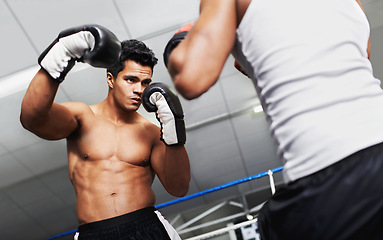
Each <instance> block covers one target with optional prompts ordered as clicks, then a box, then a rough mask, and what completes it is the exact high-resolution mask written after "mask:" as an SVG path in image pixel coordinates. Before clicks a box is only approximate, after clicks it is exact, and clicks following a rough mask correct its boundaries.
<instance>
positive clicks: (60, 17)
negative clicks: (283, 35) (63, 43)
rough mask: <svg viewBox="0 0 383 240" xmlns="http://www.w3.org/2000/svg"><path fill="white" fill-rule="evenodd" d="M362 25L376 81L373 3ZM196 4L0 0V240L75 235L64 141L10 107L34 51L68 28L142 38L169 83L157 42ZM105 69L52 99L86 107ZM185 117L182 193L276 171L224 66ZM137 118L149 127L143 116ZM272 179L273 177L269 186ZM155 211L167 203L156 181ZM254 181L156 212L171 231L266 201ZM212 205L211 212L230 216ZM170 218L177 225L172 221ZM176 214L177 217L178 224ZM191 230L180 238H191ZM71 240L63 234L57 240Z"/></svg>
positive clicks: (242, 82)
mask: <svg viewBox="0 0 383 240" xmlns="http://www.w3.org/2000/svg"><path fill="white" fill-rule="evenodd" d="M362 2H363V4H364V7H365V10H366V13H367V16H368V18H369V20H370V23H371V28H372V32H371V41H372V53H371V61H372V63H373V66H374V73H375V76H376V77H378V78H380V79H383V68H382V66H383V64H382V63H383V47H382V42H383V1H381V0H362ZM198 11H199V1H198V0H183V1H177V0H161V1H157V0H140V1H132V0H128V1H123V0H109V1H106V0H82V1H77V0H67V1H59V0H33V1H27V0H0V31H1V32H2V37H1V38H0V51H1V56H0V65H1V66H2V67H1V68H0V110H1V115H0V116H1V118H0V128H1V131H0V239H10V240H19V239H20V240H25V239H29V240H41V239H47V238H49V237H52V236H55V235H57V234H61V233H65V232H67V231H71V230H73V229H76V228H77V219H76V215H75V203H76V198H75V194H74V191H73V188H72V186H71V184H70V181H69V179H68V172H67V159H66V151H65V150H66V147H65V141H64V140H61V141H45V140H41V139H39V138H38V137H36V136H34V135H33V134H31V133H29V132H27V131H26V130H24V129H23V128H22V127H21V124H20V122H19V114H20V106H21V101H22V98H23V95H24V93H25V90H26V88H27V86H28V84H29V81H30V80H31V78H32V76H33V75H34V74H35V73H36V71H37V70H38V66H37V57H38V56H39V54H40V52H41V51H43V50H44V49H45V47H46V46H47V45H48V44H49V43H50V42H51V41H52V40H53V39H54V38H55V37H56V36H57V34H58V32H60V31H61V30H63V29H66V28H68V27H73V26H78V25H82V24H87V23H95V24H100V25H103V26H105V27H107V28H109V29H110V30H112V31H113V32H114V33H115V34H116V35H117V36H118V38H119V39H120V40H123V39H129V38H136V39H140V40H143V41H144V42H145V43H146V44H147V45H148V46H149V47H150V48H152V49H153V51H154V52H155V54H156V55H157V57H158V58H159V64H158V65H157V66H156V68H155V70H154V76H153V79H154V81H160V82H164V83H167V84H169V85H172V83H171V80H170V78H169V76H168V73H167V71H166V69H165V67H164V64H163V60H162V52H163V49H164V46H165V45H166V43H167V40H168V39H169V38H170V37H171V35H172V34H173V33H174V32H175V31H176V30H177V29H178V28H179V27H180V26H182V25H183V24H185V23H188V22H190V21H193V20H195V19H196V18H197V16H198ZM106 91H107V85H106V80H105V70H103V69H95V68H91V67H89V66H87V65H85V64H77V65H76V66H75V68H74V69H73V71H71V72H70V74H69V75H68V77H67V79H66V80H65V81H64V82H63V83H62V85H61V86H60V89H59V92H58V95H57V97H56V101H57V102H65V101H81V102H85V103H87V104H94V103H97V102H98V101H101V100H102V99H103V98H104V97H105V96H106ZM181 102H182V104H183V107H184V111H185V119H186V126H187V135H188V140H187V144H186V148H187V150H188V153H189V156H190V160H191V171H192V180H191V184H190V191H189V193H188V195H190V194H194V193H197V192H200V191H204V190H206V189H209V188H213V187H216V186H219V185H222V184H224V183H227V182H230V181H234V180H237V179H242V178H245V177H248V176H251V175H254V174H257V173H261V172H264V171H267V170H269V169H273V168H276V167H279V166H281V162H280V161H279V160H278V158H277V156H276V154H275V147H274V145H273V141H272V140H271V139H270V136H269V132H268V130H267V122H266V120H265V116H264V115H263V113H254V112H253V111H252V107H254V106H256V105H258V104H259V102H258V100H257V97H256V92H255V89H254V87H253V85H252V83H251V81H250V80H249V79H247V78H245V77H244V76H242V75H241V74H240V73H238V72H237V71H236V70H235V69H234V68H233V58H231V57H230V58H229V59H228V62H227V64H226V66H225V68H224V70H223V72H222V74H221V77H220V80H219V81H218V83H217V84H216V85H215V86H214V87H213V88H212V89H211V90H210V91H209V92H208V93H206V94H205V95H203V96H201V97H200V98H198V99H195V100H192V101H186V100H185V99H182V98H181ZM139 112H140V113H141V114H142V115H144V116H145V117H147V118H148V119H150V120H151V121H153V122H154V123H156V120H155V117H154V115H153V114H148V113H146V112H145V110H143V109H140V110H139ZM281 179H282V178H281V175H280V173H276V174H275V180H276V182H277V183H280V182H281ZM153 188H154V191H155V193H156V195H157V204H160V203H164V202H167V201H170V200H173V199H175V198H174V197H172V196H170V195H169V194H168V193H166V191H165V190H164V189H163V187H162V186H161V184H160V183H159V181H157V180H156V181H155V182H154V184H153ZM269 191H270V190H269V181H268V179H267V178H261V179H258V180H254V181H251V182H247V183H243V184H241V185H237V186H234V187H231V188H227V189H225V190H222V191H217V192H214V193H211V194H207V195H204V196H201V197H198V198H195V199H193V200H189V201H185V202H182V203H178V204H175V205H172V206H169V207H165V208H163V209H161V211H162V212H163V213H164V214H165V216H167V217H168V218H169V220H174V224H175V225H180V224H182V223H183V222H185V221H187V220H190V219H191V218H193V217H194V216H196V215H197V214H198V213H201V212H203V211H205V210H206V209H208V208H210V207H211V206H213V205H214V204H218V203H220V202H223V201H229V200H233V199H234V200H235V201H240V200H239V199H241V197H242V196H245V197H246V198H247V200H248V201H249V202H248V204H249V205H251V207H253V206H254V205H255V204H259V203H261V202H262V201H264V200H265V198H266V197H267V196H268V195H269ZM230 206H231V207H225V208H222V209H221V210H220V211H219V212H216V213H214V214H215V215H214V214H213V215H212V217H213V218H220V217H222V215H224V214H225V213H228V214H230V213H231V212H232V210H231V208H233V206H232V205H230ZM177 216H178V219H180V220H178V222H176V220H175V218H176V217H177ZM180 216H181V217H180ZM200 233H201V231H193V232H192V233H190V232H189V233H188V234H186V235H185V237H186V236H192V235H195V234H200ZM71 238H72V239H73V235H70V234H69V235H66V236H64V237H61V238H60V239H71Z"/></svg>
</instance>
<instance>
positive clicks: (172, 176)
mask: <svg viewBox="0 0 383 240" xmlns="http://www.w3.org/2000/svg"><path fill="white" fill-rule="evenodd" d="M156 139H157V140H156V143H155V145H154V147H153V150H152V154H151V160H150V161H151V165H152V168H153V170H154V172H155V173H156V175H157V176H158V179H159V180H160V181H161V183H162V185H163V186H164V188H165V189H166V191H167V192H168V193H170V194H171V195H173V196H176V197H183V196H185V195H186V194H187V192H188V191H189V182H190V163H189V157H188V155H187V152H186V149H185V147H184V146H183V145H174V146H166V145H165V144H164V143H163V142H162V141H160V140H159V138H158V137H156Z"/></svg>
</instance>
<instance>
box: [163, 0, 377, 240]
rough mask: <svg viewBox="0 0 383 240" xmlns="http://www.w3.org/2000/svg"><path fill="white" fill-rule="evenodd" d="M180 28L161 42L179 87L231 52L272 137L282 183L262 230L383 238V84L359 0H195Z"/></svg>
mask: <svg viewBox="0 0 383 240" xmlns="http://www.w3.org/2000/svg"><path fill="white" fill-rule="evenodd" d="M186 32H187V34H185V29H184V30H183V33H182V31H181V32H180V33H178V34H176V36H174V37H173V38H172V39H171V40H170V41H169V44H168V45H167V47H166V48H165V49H166V50H165V52H164V60H165V63H166V64H167V67H168V71H169V73H170V75H171V77H172V79H173V82H174V84H175V87H176V89H177V90H178V91H179V92H180V93H181V95H182V96H184V97H185V98H187V99H194V98H196V97H198V96H200V95H201V94H203V93H204V92H206V91H208V90H209V88H210V87H211V86H212V85H214V84H215V82H216V81H217V80H218V78H219V76H220V73H221V70H222V68H223V67H224V64H225V62H226V61H227V57H228V56H229V54H230V53H231V54H233V56H234V58H235V59H236V61H237V63H238V65H237V66H239V68H240V69H241V70H242V71H243V72H244V73H245V74H246V75H247V76H248V77H250V78H251V79H252V81H253V82H254V85H255V87H256V89H257V93H258V97H259V99H260V101H261V103H262V106H263V109H264V111H265V114H266V116H267V120H268V121H269V122H270V132H271V134H272V137H273V138H274V139H275V142H276V143H277V144H278V153H279V155H280V157H281V159H282V161H283V163H284V170H283V175H284V179H285V182H286V184H287V186H286V188H284V189H282V190H280V191H278V192H277V193H276V194H275V195H273V196H272V198H271V199H270V200H269V201H268V202H267V204H265V206H264V207H263V209H262V210H261V212H260V214H259V216H258V222H259V228H260V229H259V230H260V233H261V239H267V240H269V239H294V240H299V239H302V240H308V239H309V240H314V239H321V240H330V239H331V240H335V239H336V240H339V239H383V228H382V227H381V226H382V222H383V201H382V198H383V184H382V182H383V174H382V172H383V143H382V142H383V91H382V89H381V86H380V85H381V81H380V80H378V79H376V78H375V77H374V76H373V69H372V66H371V62H370V61H369V51H370V50H369V49H370V47H369V35H370V28H369V23H368V19H367V17H366V15H365V14H364V12H363V9H362V5H361V4H360V1H359V0H357V1H355V0H321V1H318V0H289V1H286V0H254V1H251V0H201V3H200V16H199V19H198V20H197V21H196V22H195V25H194V26H193V27H192V28H191V29H190V31H188V30H186ZM185 36H186V37H185ZM177 43H178V46H177ZM172 49H173V51H172ZM248 127H251V126H248ZM254 127H257V126H254Z"/></svg>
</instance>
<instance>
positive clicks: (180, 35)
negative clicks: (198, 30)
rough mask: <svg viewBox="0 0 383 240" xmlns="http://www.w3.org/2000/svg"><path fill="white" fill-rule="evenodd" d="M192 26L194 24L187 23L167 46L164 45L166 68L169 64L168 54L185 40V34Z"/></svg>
mask: <svg viewBox="0 0 383 240" xmlns="http://www.w3.org/2000/svg"><path fill="white" fill-rule="evenodd" d="M193 26H194V22H192V23H189V24H187V25H185V26H183V27H181V28H180V29H179V30H178V31H177V32H176V33H175V34H174V35H173V37H172V38H171V39H170V40H169V42H168V44H166V47H165V50H164V54H163V55H164V63H165V66H166V67H168V62H169V56H170V53H171V52H172V51H173V49H174V48H176V47H177V46H178V44H179V43H180V42H181V41H182V40H184V39H185V37H186V35H187V33H188V32H189V31H190V29H191V28H192V27H193Z"/></svg>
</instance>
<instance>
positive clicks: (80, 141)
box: [68, 117, 153, 166]
mask: <svg viewBox="0 0 383 240" xmlns="http://www.w3.org/2000/svg"><path fill="white" fill-rule="evenodd" d="M152 139H153V137H152V135H151V134H150V132H148V130H147V129H146V127H145V124H143V123H141V122H133V123H113V122H111V121H108V120H106V119H103V118H100V117H93V118H89V119H85V120H83V121H82V122H81V125H80V128H79V130H78V131H77V132H76V134H75V135H74V136H73V137H72V138H70V139H69V140H68V151H70V152H72V153H74V154H75V155H77V157H78V158H80V159H81V160H84V161H100V160H106V161H121V162H125V163H129V164H132V165H137V166H145V165H148V164H149V160H150V154H151V149H152V144H153V141H152Z"/></svg>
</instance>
